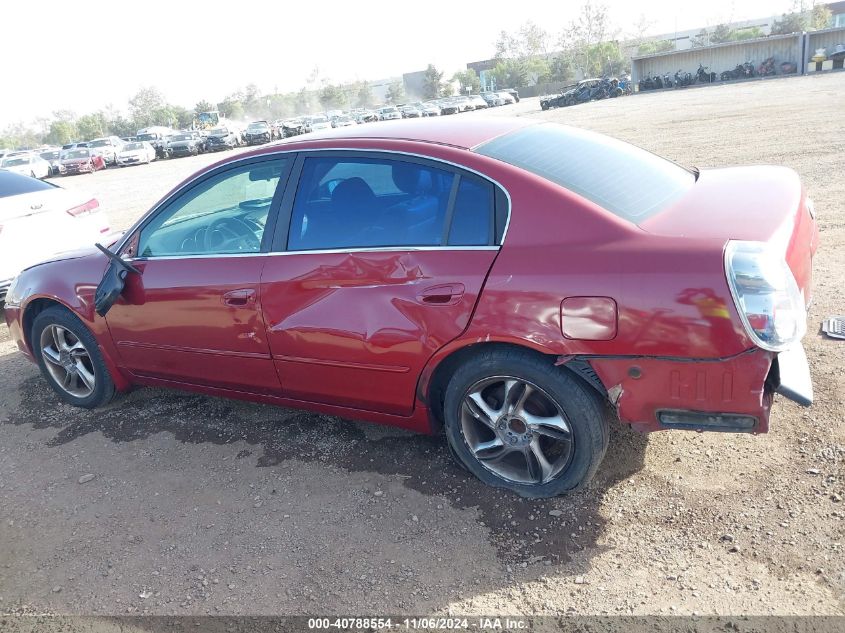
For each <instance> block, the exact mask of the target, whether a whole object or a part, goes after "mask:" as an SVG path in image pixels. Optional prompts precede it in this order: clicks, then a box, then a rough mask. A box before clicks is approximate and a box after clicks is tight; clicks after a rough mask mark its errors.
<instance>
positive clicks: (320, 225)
mask: <svg viewBox="0 0 845 633" xmlns="http://www.w3.org/2000/svg"><path fill="white" fill-rule="evenodd" d="M455 177H456V176H455V175H454V174H453V173H451V172H449V171H446V170H442V169H437V168H435V167H430V166H428V165H423V164H419V163H414V162H405V161H399V160H392V159H381V158H308V159H306V161H305V164H304V166H303V170H302V176H301V178H300V181H299V187H298V189H297V193H296V200H295V202H294V206H293V213H292V216H291V225H290V235H289V236H288V249H290V250H293V251H297V250H320V249H336V248H371V247H372V248H377V247H403V246H409V247H410V246H441V245H442V244H443V238H444V235H443V232H444V226H445V225H446V224H445V223H446V213H447V209H448V207H449V199H450V194H451V191H452V183H453V181H454V179H455Z"/></svg>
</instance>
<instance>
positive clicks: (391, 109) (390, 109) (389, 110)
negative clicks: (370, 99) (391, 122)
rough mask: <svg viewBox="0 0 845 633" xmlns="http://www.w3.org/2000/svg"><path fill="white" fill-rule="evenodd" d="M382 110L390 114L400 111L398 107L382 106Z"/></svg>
mask: <svg viewBox="0 0 845 633" xmlns="http://www.w3.org/2000/svg"><path fill="white" fill-rule="evenodd" d="M380 112H382V113H384V114H388V113H390V112H398V110H397V109H396V108H382V109H381V110H380Z"/></svg>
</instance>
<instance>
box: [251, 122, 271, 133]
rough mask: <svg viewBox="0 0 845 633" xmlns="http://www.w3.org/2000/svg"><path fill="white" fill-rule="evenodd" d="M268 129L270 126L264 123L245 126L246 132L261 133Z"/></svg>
mask: <svg viewBox="0 0 845 633" xmlns="http://www.w3.org/2000/svg"><path fill="white" fill-rule="evenodd" d="M269 127H270V126H269V125H267V124H266V123H250V124H249V125H248V126H247V129H248V130H262V131H263V130H266V129H268V128H269Z"/></svg>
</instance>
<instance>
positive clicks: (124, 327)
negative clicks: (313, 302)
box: [106, 158, 289, 393]
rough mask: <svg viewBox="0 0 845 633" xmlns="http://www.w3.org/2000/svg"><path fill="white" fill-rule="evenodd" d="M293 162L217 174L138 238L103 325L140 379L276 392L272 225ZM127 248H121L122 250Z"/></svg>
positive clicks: (178, 198)
mask: <svg viewBox="0 0 845 633" xmlns="http://www.w3.org/2000/svg"><path fill="white" fill-rule="evenodd" d="M288 163H289V160H288V159H285V158H274V159H272V160H261V161H253V162H248V163H247V164H244V165H241V166H238V167H233V168H229V169H224V170H223V171H221V172H218V173H213V174H212V175H211V176H209V177H207V178H205V179H203V180H202V181H201V182H199V183H197V184H194V185H191V186H190V187H189V188H188V189H187V190H186V191H185V192H184V193H182V194H177V195H176V197H175V198H173V199H172V201H170V202H169V203H167V204H166V205H165V206H164V207H163V208H162V209H161V211H160V212H159V213H157V214H155V215H153V216H152V217H151V218H150V219H149V221H148V222H147V223H146V224H145V225H142V226H141V227H140V229H139V231H138V232H137V234H136V235H133V236H132V239H131V240H130V242H129V244H131V247H130V248H131V254H132V255H133V256H132V261H133V264H134V265H135V267H137V268H138V269H139V270H140V271H141V274H140V275H134V274H131V275H129V276H128V277H127V279H126V287H125V289H124V291H123V296H122V298H121V300H120V301H119V302H118V303H116V304H115V305H114V306H113V307H112V309H111V310H110V311H109V313H108V315H107V317H106V322H107V323H108V327H109V331H110V332H111V335H112V338H113V339H114V342H115V344H116V346H117V349H118V353H119V355H120V359H121V361H122V364H123V365H124V366H125V367H126V368H127V369H129V370H130V371H132V372H133V373H134V374H137V375H139V376H146V377H152V378H163V379H168V380H176V381H181V382H187V383H193V384H201V385H210V386H219V387H226V388H232V389H242V390H249V391H256V392H260V393H267V392H272V393H278V389H279V382H278V376H277V374H276V371H275V368H274V366H273V363H272V361H271V358H270V348H269V346H268V343H267V337H266V331H265V328H264V323H263V321H262V317H261V295H260V287H259V281H260V278H261V271H262V268H263V266H264V263H265V261H266V259H267V258H266V252H267V250H268V249H269V242H270V239H269V235H265V233H266V231H265V228H266V227H267V226H268V222H269V221H270V220H271V219H272V218H273V217H274V214H275V209H276V207H277V206H278V202H279V199H280V189H281V188H283V184H282V185H281V186H280V182H281V183H284V178H285V177H286V174H287V172H288V169H287V167H288ZM124 250H125V249H124Z"/></svg>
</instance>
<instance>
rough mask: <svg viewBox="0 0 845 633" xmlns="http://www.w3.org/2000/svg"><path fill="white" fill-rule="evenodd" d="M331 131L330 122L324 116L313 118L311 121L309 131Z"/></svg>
mask: <svg viewBox="0 0 845 633" xmlns="http://www.w3.org/2000/svg"><path fill="white" fill-rule="evenodd" d="M330 129H332V122H331V121H329V118H328V117H325V116H315V117H314V118H312V119H311V131H312V132H316V131H317V130H330Z"/></svg>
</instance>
